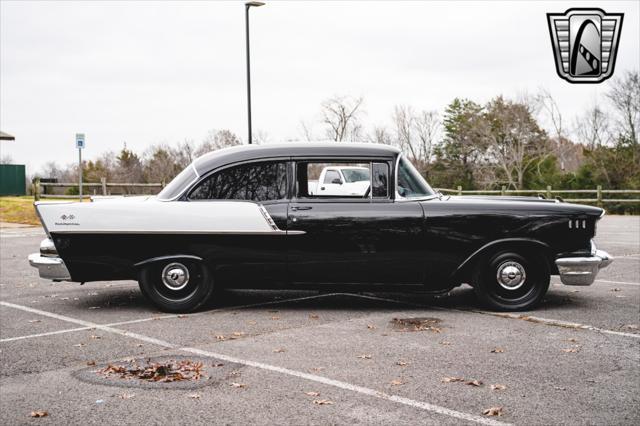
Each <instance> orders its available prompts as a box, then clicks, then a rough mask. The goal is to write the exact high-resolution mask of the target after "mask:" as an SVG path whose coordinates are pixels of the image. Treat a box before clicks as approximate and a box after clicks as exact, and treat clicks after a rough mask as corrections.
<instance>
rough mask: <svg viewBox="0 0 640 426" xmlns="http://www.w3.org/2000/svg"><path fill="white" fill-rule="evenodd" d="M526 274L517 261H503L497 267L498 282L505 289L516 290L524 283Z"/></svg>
mask: <svg viewBox="0 0 640 426" xmlns="http://www.w3.org/2000/svg"><path fill="white" fill-rule="evenodd" d="M526 278H527V274H526V273H525V271H524V267H523V266H522V265H521V264H519V263H518V262H513V261H509V262H505V263H503V264H501V265H500V266H499V267H498V274H497V279H498V284H500V286H501V287H502V288H505V289H507V290H517V289H519V288H520V287H522V286H523V285H524V282H525V280H526Z"/></svg>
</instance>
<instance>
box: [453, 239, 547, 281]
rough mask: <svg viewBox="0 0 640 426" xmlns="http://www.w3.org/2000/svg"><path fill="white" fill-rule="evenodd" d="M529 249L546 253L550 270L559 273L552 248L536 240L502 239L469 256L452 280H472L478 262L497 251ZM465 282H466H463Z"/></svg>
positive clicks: (454, 273) (455, 272)
mask: <svg viewBox="0 0 640 426" xmlns="http://www.w3.org/2000/svg"><path fill="white" fill-rule="evenodd" d="M507 247H508V248H510V249H516V248H529V249H535V250H539V251H542V253H544V255H545V258H546V259H547V263H548V264H549V268H550V270H551V273H552V274H553V273H557V268H556V266H555V263H554V260H555V259H554V254H553V250H552V249H551V247H550V246H549V245H548V244H547V243H544V242H542V241H540V240H536V239H533V238H502V239H499V240H494V241H491V242H489V243H487V244H485V245H483V246H482V247H480V248H479V249H478V250H476V251H474V252H473V253H472V254H471V255H470V256H468V257H467V258H466V259H465V260H464V261H463V262H462V263H461V264H460V265H459V266H458V268H456V270H455V271H454V272H453V274H452V275H451V279H452V280H453V281H458V282H461V280H467V279H470V278H471V274H472V273H473V268H474V266H475V264H476V262H477V261H478V260H480V259H482V258H484V257H485V256H487V255H488V254H490V253H493V252H495V251H496V250H499V249H502V248H507ZM462 282H465V281H462Z"/></svg>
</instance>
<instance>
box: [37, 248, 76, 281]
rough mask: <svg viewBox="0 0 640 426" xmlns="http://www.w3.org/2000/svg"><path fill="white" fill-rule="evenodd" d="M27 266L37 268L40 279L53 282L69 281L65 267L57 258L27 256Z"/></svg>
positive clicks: (69, 277) (39, 255)
mask: <svg viewBox="0 0 640 426" xmlns="http://www.w3.org/2000/svg"><path fill="white" fill-rule="evenodd" d="M29 265H31V266H33V267H34V268H38V273H39V274H40V278H45V279H47V280H54V281H69V280H71V275H70V274H69V270H68V269H67V265H65V264H64V261H63V260H62V259H60V258H59V257H45V256H42V255H41V254H40V253H33V254H30V255H29Z"/></svg>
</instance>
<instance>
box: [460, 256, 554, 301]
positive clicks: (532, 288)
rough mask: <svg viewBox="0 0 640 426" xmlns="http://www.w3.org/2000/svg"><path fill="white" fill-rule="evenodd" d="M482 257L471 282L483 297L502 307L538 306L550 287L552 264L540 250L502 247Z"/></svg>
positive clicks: (479, 295)
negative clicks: (550, 265) (501, 249)
mask: <svg viewBox="0 0 640 426" xmlns="http://www.w3.org/2000/svg"><path fill="white" fill-rule="evenodd" d="M486 260H487V261H481V262H479V264H478V265H477V266H476V269H475V271H474V275H473V280H472V284H473V287H474V289H475V292H476V294H477V296H478V298H479V299H480V301H481V302H482V303H483V304H484V305H486V306H487V307H488V308H490V309H495V310H500V311H519V310H528V309H532V308H534V307H535V306H537V305H538V304H539V303H540V302H541V301H542V299H543V298H544V296H545V294H546V293H547V290H548V289H549V279H550V271H549V265H548V263H547V261H546V259H545V258H544V256H542V255H541V254H539V253H536V252H525V251H523V252H511V251H501V252H498V253H495V254H493V255H492V256H489V257H488V259H486Z"/></svg>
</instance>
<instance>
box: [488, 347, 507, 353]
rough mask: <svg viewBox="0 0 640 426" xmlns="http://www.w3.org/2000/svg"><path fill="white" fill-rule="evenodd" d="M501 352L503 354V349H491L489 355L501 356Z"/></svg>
mask: <svg viewBox="0 0 640 426" xmlns="http://www.w3.org/2000/svg"><path fill="white" fill-rule="evenodd" d="M503 352H504V349H502V348H495V349H491V353H492V354H501V353H503Z"/></svg>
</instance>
